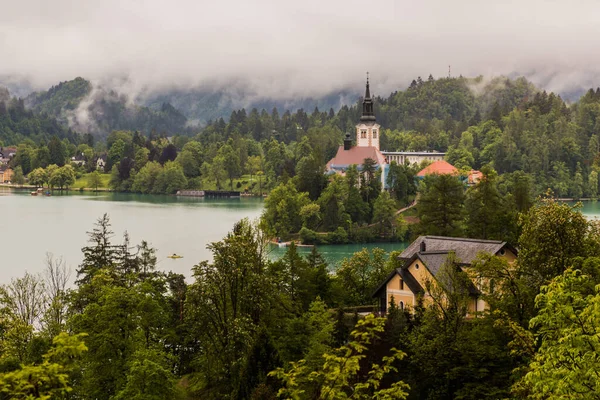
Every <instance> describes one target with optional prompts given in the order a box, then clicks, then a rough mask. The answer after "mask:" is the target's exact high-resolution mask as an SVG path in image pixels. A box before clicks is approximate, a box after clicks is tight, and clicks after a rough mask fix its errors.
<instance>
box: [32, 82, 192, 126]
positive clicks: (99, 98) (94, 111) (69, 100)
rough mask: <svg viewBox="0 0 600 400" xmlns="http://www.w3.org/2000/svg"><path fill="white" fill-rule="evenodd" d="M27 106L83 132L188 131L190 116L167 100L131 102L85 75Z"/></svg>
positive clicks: (37, 96)
mask: <svg viewBox="0 0 600 400" xmlns="http://www.w3.org/2000/svg"><path fill="white" fill-rule="evenodd" d="M25 104H26V105H27V107H29V108H31V109H32V110H33V111H35V112H38V113H47V114H49V115H51V116H54V117H56V118H57V119H58V120H59V121H61V123H62V124H63V125H65V126H68V127H71V128H72V129H73V130H75V131H77V132H82V133H91V134H93V135H100V136H106V135H107V134H109V133H110V132H112V131H113V130H123V129H124V130H136V129H137V130H141V131H144V132H148V133H149V132H152V131H155V132H157V133H166V134H169V135H173V134H176V133H179V134H183V133H186V132H187V129H186V124H187V118H186V117H185V116H184V115H183V114H181V113H180V112H179V111H178V110H176V109H175V108H174V107H173V106H171V105H170V104H168V103H163V104H161V105H159V107H158V108H157V109H151V108H148V107H143V106H139V105H136V104H133V103H132V99H129V98H128V97H127V96H126V95H123V94H118V93H117V92H116V91H114V90H107V89H105V88H102V87H94V86H93V85H92V83H90V82H89V81H86V80H85V79H83V78H76V79H74V80H72V81H67V82H61V83H60V84H58V85H56V86H53V87H52V88H50V89H49V90H48V91H42V92H35V93H32V94H30V95H29V96H27V98H26V99H25Z"/></svg>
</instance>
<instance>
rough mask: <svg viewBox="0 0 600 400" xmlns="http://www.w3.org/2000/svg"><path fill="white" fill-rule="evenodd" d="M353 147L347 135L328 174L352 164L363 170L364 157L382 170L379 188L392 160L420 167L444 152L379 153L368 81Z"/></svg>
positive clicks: (378, 130) (384, 182) (342, 172)
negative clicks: (371, 160) (422, 163)
mask: <svg viewBox="0 0 600 400" xmlns="http://www.w3.org/2000/svg"><path fill="white" fill-rule="evenodd" d="M355 135H356V136H355V139H356V145H355V146H353V145H352V142H353V140H352V137H351V136H350V134H346V137H345V138H344V145H343V146H340V147H339V148H338V151H337V153H336V155H335V157H333V158H332V159H331V160H329V162H328V163H327V165H326V171H327V173H328V174H339V175H345V173H346V171H347V169H348V168H349V167H350V166H351V165H356V166H357V167H358V170H359V171H360V170H361V169H362V164H363V163H364V161H365V159H366V158H371V159H373V160H374V161H375V164H376V166H375V167H376V169H377V170H381V187H382V189H386V188H387V179H386V178H387V173H388V170H389V165H390V163H392V162H393V161H394V162H396V163H397V164H405V163H409V164H420V163H421V162H423V161H433V162H436V161H441V160H443V159H444V157H445V156H446V153H438V152H428V151H415V152H412V151H381V150H380V147H379V139H380V137H381V125H379V124H378V123H377V118H376V117H375V110H374V104H373V98H372V97H371V91H370V88H369V78H368V77H367V84H366V88H365V97H364V99H363V103H362V114H361V117H360V120H359V121H358V124H356V132H355Z"/></svg>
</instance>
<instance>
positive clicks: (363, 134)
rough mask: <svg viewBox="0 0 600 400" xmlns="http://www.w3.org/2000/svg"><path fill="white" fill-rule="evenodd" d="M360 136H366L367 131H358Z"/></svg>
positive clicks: (362, 137)
mask: <svg viewBox="0 0 600 400" xmlns="http://www.w3.org/2000/svg"><path fill="white" fill-rule="evenodd" d="M360 138H361V139H366V138H367V131H366V130H364V129H363V130H362V131H360Z"/></svg>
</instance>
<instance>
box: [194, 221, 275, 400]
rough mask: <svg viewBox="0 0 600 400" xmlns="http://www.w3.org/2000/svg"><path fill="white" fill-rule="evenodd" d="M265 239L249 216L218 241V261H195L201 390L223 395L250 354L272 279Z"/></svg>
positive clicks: (214, 247)
mask: <svg viewBox="0 0 600 400" xmlns="http://www.w3.org/2000/svg"><path fill="white" fill-rule="evenodd" d="M265 245H266V244H265V241H264V237H262V234H261V232H260V231H258V230H257V228H256V227H254V226H252V225H251V224H250V223H249V222H248V221H247V220H242V221H241V222H239V223H237V224H236V225H235V226H234V229H233V231H232V232H231V233H229V234H228V235H227V237H226V238H225V239H223V241H221V242H217V243H212V244H210V245H209V249H210V250H211V251H212V252H213V262H212V263H208V262H207V261H204V262H201V263H200V264H199V265H197V266H195V267H194V283H193V284H192V285H190V287H189V291H188V295H187V296H188V297H187V304H188V305H187V313H186V315H187V318H189V320H190V322H191V323H192V327H193V328H194V329H195V336H196V340H197V341H199V343H200V344H201V346H200V351H199V352H198V354H197V355H196V357H197V359H198V361H199V362H200V365H202V368H201V369H200V370H199V371H198V374H197V375H196V377H195V379H196V389H195V390H196V391H197V392H198V393H201V394H202V397H204V398H222V396H223V395H224V392H223V391H224V390H227V388H232V387H236V386H237V383H238V381H237V379H238V378H239V374H240V372H241V371H242V369H243V366H244V361H245V356H246V354H248V351H249V349H250V348H251V346H252V343H253V339H254V335H255V333H256V332H257V329H258V326H259V323H260V322H261V321H262V320H263V318H264V314H265V313H266V312H267V309H268V307H267V304H268V302H267V301H268V299H269V297H270V296H271V294H272V293H271V282H270V280H269V279H268V278H267V276H266V269H265V264H266V260H265V253H264V251H265V247H264V246H265Z"/></svg>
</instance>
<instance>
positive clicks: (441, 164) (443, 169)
mask: <svg viewBox="0 0 600 400" xmlns="http://www.w3.org/2000/svg"><path fill="white" fill-rule="evenodd" d="M432 174H438V175H445V174H447V175H458V169H456V167H455V166H454V165H452V164H450V163H449V162H447V161H444V160H438V161H434V162H432V163H431V164H430V165H429V166H428V167H426V168H423V169H422V170H421V171H419V173H418V174H417V176H425V175H432Z"/></svg>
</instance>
